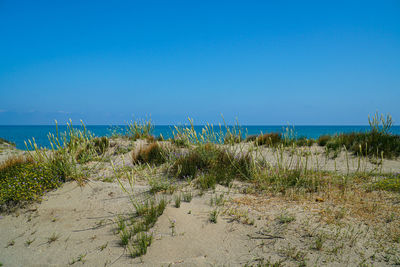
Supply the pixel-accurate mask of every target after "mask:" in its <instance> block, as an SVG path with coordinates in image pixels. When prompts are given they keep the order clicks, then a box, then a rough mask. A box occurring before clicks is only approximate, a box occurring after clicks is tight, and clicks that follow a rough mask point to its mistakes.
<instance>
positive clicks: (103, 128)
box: [0, 125, 400, 149]
mask: <svg viewBox="0 0 400 267" xmlns="http://www.w3.org/2000/svg"><path fill="white" fill-rule="evenodd" d="M74 127H75V128H77V129H81V128H80V127H79V126H74ZM203 127H204V126H195V130H196V131H197V132H199V133H200V132H201V130H202V129H203ZM58 128H59V132H60V133H62V132H65V131H66V130H67V126H65V125H59V126H58ZM86 128H87V129H88V130H89V131H90V132H91V133H92V134H94V135H95V136H110V135H112V133H113V132H123V131H125V130H126V126H123V125H119V126H107V125H88V126H86ZM241 128H242V132H243V133H244V134H247V135H254V134H260V133H267V132H281V133H283V132H285V131H286V130H285V129H286V128H287V126H282V125H274V126H271V125H259V126H255V125H251V126H245V125H244V126H241ZM173 129H174V128H173V126H169V125H156V126H155V128H154V132H153V134H154V135H155V136H158V135H160V134H162V135H163V136H164V138H169V137H172V136H173V135H172V131H173ZM291 129H293V131H294V134H295V136H296V137H303V136H304V137H307V138H318V137H319V136H321V135H324V134H331V135H333V134H339V133H348V132H365V131H368V130H369V129H370V127H369V126H368V125H366V126H348V125H347V126H336V125H335V126H303V125H301V126H291ZM214 130H215V131H217V132H219V131H220V128H219V127H215V126H214ZM222 132H225V129H224V127H222ZM49 133H54V134H55V133H56V127H55V126H54V125H53V126H50V125H40V126H39V125H38V126H31V125H29V126H4V125H0V137H1V138H4V139H6V140H9V141H12V142H14V143H15V144H16V146H17V148H19V149H26V146H25V143H24V141H28V139H31V140H32V138H35V141H36V144H37V145H38V146H39V147H47V148H49V139H48V134H49ZM391 133H393V134H399V135H400V126H393V127H392V128H391Z"/></svg>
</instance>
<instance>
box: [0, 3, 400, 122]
mask: <svg viewBox="0 0 400 267" xmlns="http://www.w3.org/2000/svg"><path fill="white" fill-rule="evenodd" d="M376 110H379V111H380V112H383V113H386V112H389V113H391V114H392V116H393V118H394V120H395V121H396V122H397V123H396V124H398V123H399V122H400V1H398V0H397V1H187V0H185V1H147V0H146V1H70V0H69V1H18V0H0V124H53V121H54V119H58V121H59V122H66V120H67V119H68V118H72V119H73V120H74V121H76V122H78V121H79V119H83V120H84V121H85V122H86V123H88V124H124V123H125V122H126V121H128V120H130V119H132V115H135V117H144V116H146V115H151V117H152V119H153V121H154V122H155V123H157V124H169V123H179V122H185V120H186V118H187V116H191V117H193V118H194V119H195V123H197V124H201V123H204V122H205V121H208V122H211V123H215V122H219V121H221V117H220V114H221V113H222V114H223V115H224V117H225V118H226V119H227V120H228V121H229V122H231V121H232V120H233V119H234V118H236V117H237V118H238V119H239V122H240V123H241V124H275V125H276V124H286V123H291V124H298V125H300V124H305V125H313V124H323V125H327V124H339V125H340V124H367V116H368V114H372V113H374V112H375V111H376Z"/></svg>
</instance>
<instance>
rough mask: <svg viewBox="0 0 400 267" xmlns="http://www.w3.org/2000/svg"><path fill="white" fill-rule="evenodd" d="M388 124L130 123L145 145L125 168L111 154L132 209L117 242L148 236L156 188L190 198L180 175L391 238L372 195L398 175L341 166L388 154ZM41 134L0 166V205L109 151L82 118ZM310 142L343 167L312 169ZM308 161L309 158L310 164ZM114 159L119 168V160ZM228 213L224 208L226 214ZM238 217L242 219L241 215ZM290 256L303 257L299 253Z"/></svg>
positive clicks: (385, 201) (159, 209)
mask: <svg viewBox="0 0 400 267" xmlns="http://www.w3.org/2000/svg"><path fill="white" fill-rule="evenodd" d="M391 123H392V122H391V118H390V117H387V118H384V119H383V120H379V117H378V116H377V115H376V116H375V117H374V118H373V119H372V120H370V124H371V130H370V131H368V132H366V133H349V134H341V135H337V136H321V137H320V138H319V139H318V140H317V141H314V140H312V139H307V138H304V137H300V138H295V137H294V136H293V135H290V134H280V133H266V134H261V135H259V136H252V137H246V136H245V135H244V136H243V134H242V132H241V131H240V130H234V129H232V128H229V129H228V130H225V131H219V132H218V131H214V130H213V127H212V126H211V125H207V126H206V127H205V128H204V129H203V131H202V132H201V133H198V132H196V131H195V130H194V126H193V122H192V121H190V125H189V126H188V127H176V128H175V133H174V138H173V139H171V140H170V141H169V142H167V141H165V142H158V141H157V140H156V139H155V138H154V136H153V135H152V129H153V126H152V124H151V122H145V121H142V122H137V123H132V124H131V128H130V134H129V136H130V137H129V138H130V139H131V141H132V142H134V141H136V140H138V139H142V140H146V142H145V143H146V145H143V146H142V147H140V148H139V150H138V151H132V152H131V153H132V154H131V156H132V163H133V167H132V168H130V167H129V168H128V169H127V170H126V175H120V173H119V172H118V171H117V169H116V167H115V166H114V165H113V163H112V162H111V163H112V166H113V168H114V171H115V173H114V175H115V176H116V178H117V179H116V180H117V182H118V183H119V184H120V186H121V188H122V190H123V191H125V192H126V193H127V194H128V197H129V200H130V202H131V205H132V208H133V210H134V211H135V212H133V213H132V214H131V215H129V216H125V217H122V218H120V219H117V220H116V229H117V232H118V235H119V238H120V244H121V245H122V246H123V247H124V248H125V249H126V251H127V252H128V253H129V255H130V256H132V257H139V256H142V255H144V254H145V253H146V252H147V249H148V247H149V246H150V245H151V243H152V241H153V238H154V236H153V233H152V232H151V230H152V228H153V227H154V225H155V223H156V221H157V218H158V217H159V216H161V215H162V214H163V212H164V210H165V208H166V207H167V204H168V203H167V200H166V199H165V198H163V197H160V196H161V194H165V193H167V192H170V193H172V192H174V191H175V190H176V188H178V193H177V194H175V199H174V204H175V207H176V208H179V207H180V206H181V201H182V200H183V201H184V202H190V201H191V199H192V194H191V193H190V192H186V193H185V194H180V193H179V187H176V186H175V185H171V184H172V183H176V184H179V183H185V182H188V183H190V185H195V186H196V185H197V187H198V188H199V189H200V190H201V191H206V190H208V189H210V188H211V189H212V188H215V187H216V185H217V184H221V185H225V186H231V185H232V184H233V182H235V181H240V182H242V183H243V184H244V185H245V187H244V188H243V192H249V193H252V194H255V195H268V196H271V197H277V198H282V199H283V200H290V201H292V202H295V201H298V202H299V203H300V202H308V203H310V204H311V203H315V202H317V203H322V202H329V203H331V204H332V206H334V207H337V210H335V211H334V212H331V213H330V211H329V212H328V211H327V212H326V213H324V214H323V215H321V221H324V222H335V223H337V222H340V221H342V219H343V218H344V217H346V214H352V218H353V219H360V220H362V221H363V222H364V223H365V224H368V225H371V227H373V226H374V223H375V224H376V223H377V222H379V223H383V222H385V221H390V223H387V226H385V228H382V229H384V230H382V231H381V232H382V235H383V236H384V237H382V240H390V242H392V243H396V242H400V231H398V230H396V228H399V229H400V221H399V220H397V219H396V218H397V217H399V216H400V211H399V210H398V208H396V206H395V204H394V203H395V201H396V200H395V197H393V199H394V200H392V199H391V198H389V197H386V198H382V195H383V196H385V194H397V193H399V192H400V182H399V181H400V179H399V175H398V174H385V173H382V172H378V171H377V169H367V168H366V167H365V168H362V167H359V168H356V170H354V171H352V172H350V170H349V156H351V155H348V153H347V151H349V152H350V153H352V154H353V155H354V156H358V157H359V158H358V159H359V162H360V161H362V160H365V161H367V160H369V158H370V157H372V156H376V157H380V158H382V160H383V158H385V157H386V158H395V157H397V156H398V155H399V154H398V153H399V152H398V151H399V150H398V147H400V145H399V144H398V143H397V142H398V139H399V136H396V135H392V134H390V125H391ZM237 129H240V128H239V127H238V128H237ZM49 140H50V143H51V147H52V149H51V150H47V151H46V150H43V149H40V148H38V147H37V146H36V144H35V142H34V140H33V141H30V142H29V147H30V148H31V151H30V152H29V155H30V156H29V157H27V158H12V159H10V160H9V161H7V162H5V163H3V164H2V165H1V166H0V191H1V193H2V194H1V196H2V197H1V198H0V205H3V206H12V205H16V203H18V202H20V203H24V202H29V201H33V200H36V199H40V196H42V195H43V194H45V193H46V191H48V190H52V189H53V188H56V187H57V186H59V185H60V184H61V183H62V182H64V181H68V180H76V181H77V182H79V183H80V184H82V183H83V182H84V180H85V173H84V171H83V168H82V167H83V166H85V164H86V163H89V162H92V161H93V160H94V159H96V158H99V157H102V156H103V155H104V154H106V153H107V151H108V150H109V149H110V142H109V140H108V138H106V137H101V138H96V137H94V136H92V135H91V134H90V133H89V132H87V131H86V130H85V127H84V125H83V130H82V131H78V130H76V129H74V128H73V127H72V125H71V126H70V127H69V128H68V131H67V132H66V133H65V134H64V135H59V134H58V132H57V134H56V135H50V136H49ZM314 142H317V143H318V145H319V146H325V147H326V148H327V150H328V151H330V150H342V149H343V153H345V156H346V161H347V162H346V163H345V164H347V172H334V171H327V170H325V169H324V168H323V167H321V166H320V165H319V164H318V158H317V157H318V156H317V155H315V154H313V151H312V148H313V146H316V145H314ZM139 143H143V142H139ZM132 144H137V143H132ZM132 144H131V145H132ZM132 147H133V145H132ZM265 151H268V152H269V153H272V156H273V158H274V161H273V162H272V161H271V160H270V159H268V158H267V157H266V156H265V153H264V152H265ZM311 162H313V163H314V164H315V163H316V162H317V164H316V165H311ZM359 165H360V166H367V165H366V164H364V165H362V164H359ZM131 166H132V165H131ZM123 167H124V168H125V167H126V166H125V164H123ZM148 169H149V170H150V171H149V172H150V176H152V175H153V174H154V173H155V172H154V173H152V172H151V170H157V171H158V172H157V173H160V176H157V177H153V176H155V175H153V176H152V177H151V178H148V179H147V181H148V184H149V186H150V189H149V190H148V192H146V195H145V198H144V199H138V198H137V194H136V193H135V190H134V187H135V185H136V181H135V177H137V176H145V175H144V173H145V172H144V171H143V172H140V175H136V176H135V175H134V172H136V171H137V172H138V173H139V170H146V171H147V170H148ZM124 171H125V170H124ZM39 178H40V179H39ZM170 189H171V190H170ZM172 189H173V190H172ZM245 190H246V191H245ZM215 202H216V201H215ZM184 205H186V204H184ZM339 208H343V210H346V212H343V211H342V210H340V209H339ZM219 209H220V207H218V209H217V208H215V209H214V210H213V211H211V212H210V214H209V221H210V222H212V223H217V221H218V219H219V216H222V215H223V214H224V213H223V212H222V211H221V212H220V210H219ZM235 214H236V213H234V212H232V215H235ZM329 214H330V215H329ZM388 214H395V215H393V216H389V215H388ZM235 216H236V215H235ZM388 216H389V217H388ZM233 217H234V216H233ZM241 217H245V216H244V215H241ZM234 218H235V217H234ZM388 218H389V219H388ZM246 221H247V222H250V221H251V220H250V219H249V218H248V217H247V219H246ZM296 221H297V218H295V217H293V216H292V215H291V214H290V213H282V214H280V215H278V216H277V218H276V222H278V224H279V225H281V226H286V225H290V224H294V223H295V222H296ZM248 224H250V223H248ZM252 224H254V222H253V223H252ZM396 244H397V243H396ZM325 246H326V243H325V236H322V235H321V236H315V240H314V244H313V245H312V247H313V249H314V250H317V251H322V250H323V249H324V247H325ZM285 251H286V254H287V255H288V257H291V258H296V257H297V256H296V255H297V252H296V253H294V252H293V251H292V248H290V249H289V248H288V249H287V250H285ZM299 258H301V260H302V261H303V260H304V257H299Z"/></svg>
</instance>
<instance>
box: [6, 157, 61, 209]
mask: <svg viewBox="0 0 400 267" xmlns="http://www.w3.org/2000/svg"><path fill="white" fill-rule="evenodd" d="M61 183H62V177H60V176H59V175H58V173H55V172H54V169H52V168H51V167H49V165H48V164H45V163H37V162H34V161H32V160H29V159H26V158H22V157H20V158H11V159H9V160H7V161H6V162H4V163H3V164H1V165H0V211H5V210H9V209H12V208H14V207H17V206H19V205H22V204H24V203H26V202H29V201H34V200H39V199H40V197H41V196H42V195H43V194H45V193H46V192H47V191H49V190H52V189H54V188H57V187H58V186H60V185H61Z"/></svg>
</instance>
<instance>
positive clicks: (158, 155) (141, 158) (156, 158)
mask: <svg viewBox="0 0 400 267" xmlns="http://www.w3.org/2000/svg"><path fill="white" fill-rule="evenodd" d="M165 161H166V151H165V150H164V149H163V148H162V147H161V146H160V145H159V144H158V143H152V144H150V145H148V146H146V147H143V148H140V149H139V152H138V153H135V151H133V152H132V162H133V164H138V163H149V164H154V165H160V164H163V163H164V162H165Z"/></svg>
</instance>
